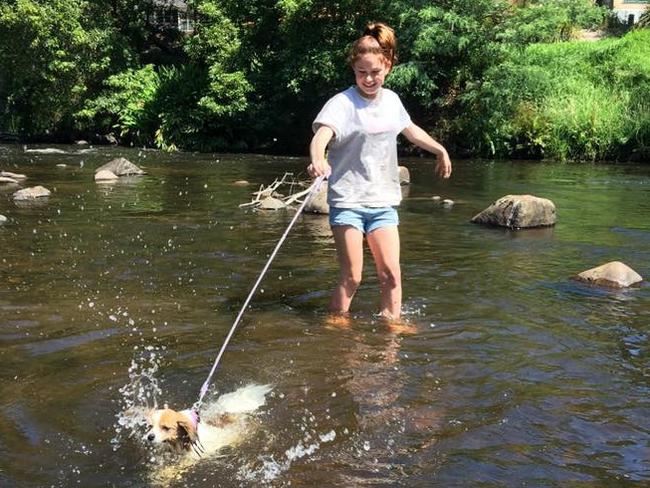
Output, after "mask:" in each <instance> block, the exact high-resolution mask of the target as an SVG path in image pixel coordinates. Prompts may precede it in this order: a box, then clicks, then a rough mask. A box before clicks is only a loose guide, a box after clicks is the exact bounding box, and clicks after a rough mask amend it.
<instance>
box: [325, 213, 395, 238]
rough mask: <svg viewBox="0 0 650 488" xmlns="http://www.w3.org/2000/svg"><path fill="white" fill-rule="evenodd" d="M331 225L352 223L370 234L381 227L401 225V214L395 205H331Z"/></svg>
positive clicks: (356, 227)
mask: <svg viewBox="0 0 650 488" xmlns="http://www.w3.org/2000/svg"><path fill="white" fill-rule="evenodd" d="M330 225H331V226H332V227H336V226H337V225H351V226H352V227H354V228H355V229H359V230H360V231H361V232H363V233H364V234H369V233H371V232H372V231H373V230H377V229H379V228H381V227H389V226H393V225H394V226H397V225H399V216H398V215H397V209H396V208H395V207H357V208H336V207H330Z"/></svg>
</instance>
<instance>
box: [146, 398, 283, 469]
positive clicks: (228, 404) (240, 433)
mask: <svg viewBox="0 0 650 488" xmlns="http://www.w3.org/2000/svg"><path fill="white" fill-rule="evenodd" d="M269 391H271V388H270V386H268V385H248V386H244V387H242V388H239V389H238V390H236V391H234V392H232V393H228V394H226V395H222V396H220V397H219V398H218V399H217V400H216V401H215V402H213V403H208V404H207V405H206V406H205V407H204V408H203V409H202V411H201V413H200V416H199V414H197V413H196V412H194V411H193V410H181V411H176V410H172V409H170V408H168V407H167V405H165V408H163V409H154V410H149V411H148V412H146V413H145V417H146V419H147V422H148V424H149V425H150V428H149V430H148V431H147V433H146V434H145V439H146V441H147V442H148V443H151V444H153V445H154V446H159V447H162V448H164V449H166V450H169V451H172V452H174V453H178V454H180V459H177V460H176V461H175V462H174V461H171V462H172V464H175V465H174V466H173V467H172V466H169V464H167V463H165V466H162V468H163V470H166V471H169V472H167V473H165V472H159V473H158V474H157V476H156V477H157V478H160V477H162V478H168V477H169V475H173V476H177V475H178V474H180V473H181V472H182V471H184V470H185V469H187V468H188V467H189V466H190V465H192V464H194V463H195V462H196V461H198V460H199V459H201V458H204V457H210V456H212V455H214V454H217V453H218V452H219V450H220V449H222V448H224V447H226V446H230V447H233V446H236V445H237V444H238V443H239V442H240V441H241V440H242V439H243V438H244V436H245V434H246V430H247V426H248V424H249V420H250V418H251V416H252V414H253V412H255V410H257V409H258V408H259V407H261V406H262V405H264V403H265V402H266V394H267V393H268V392H269Z"/></svg>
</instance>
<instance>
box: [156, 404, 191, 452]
mask: <svg viewBox="0 0 650 488" xmlns="http://www.w3.org/2000/svg"><path fill="white" fill-rule="evenodd" d="M147 419H148V421H149V424H150V425H151V429H150V430H149V431H148V432H147V440H148V441H149V442H151V443H153V444H157V445H167V446H169V447H171V448H172V449H173V450H174V451H189V450H190V449H194V450H196V449H197V446H199V438H198V433H197V426H198V416H197V415H196V413H195V412H192V411H190V412H188V411H183V412H177V411H176V410H172V409H171V408H167V406H166V405H165V408H163V409H160V410H152V411H151V412H150V413H149V415H148V416H147Z"/></svg>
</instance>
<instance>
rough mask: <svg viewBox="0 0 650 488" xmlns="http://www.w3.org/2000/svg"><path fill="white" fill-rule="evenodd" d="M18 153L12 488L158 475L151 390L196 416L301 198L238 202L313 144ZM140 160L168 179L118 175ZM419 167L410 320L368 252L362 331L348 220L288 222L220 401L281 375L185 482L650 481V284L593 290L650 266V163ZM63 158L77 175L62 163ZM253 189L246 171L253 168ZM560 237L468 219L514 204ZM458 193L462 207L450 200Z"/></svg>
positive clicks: (10, 381) (406, 273)
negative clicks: (237, 432) (137, 414)
mask: <svg viewBox="0 0 650 488" xmlns="http://www.w3.org/2000/svg"><path fill="white" fill-rule="evenodd" d="M56 148H57V149H59V150H61V151H62V153H58V154H38V153H31V152H24V151H23V149H22V147H18V146H0V170H6V171H12V172H16V173H23V174H26V175H27V176H28V179H27V180H26V182H25V183H24V184H23V186H34V185H43V186H45V187H47V188H48V189H50V190H51V191H52V195H51V196H50V197H49V198H47V199H46V200H45V201H43V202H39V203H37V204H32V205H24V204H23V205H18V204H16V203H14V202H13V200H12V198H11V195H12V193H13V191H15V190H16V188H15V187H8V186H6V185H2V184H0V214H2V215H5V216H6V217H7V219H8V221H7V222H6V223H5V224H4V225H0V250H1V253H0V258H1V260H2V262H1V265H0V277H1V279H0V364H1V365H2V368H1V369H0V388H1V389H0V391H1V394H0V485H1V486H7V487H37V486H38V487H41V486H54V487H70V486H83V487H91V486H120V487H127V486H149V485H150V484H151V483H152V482H151V470H152V469H153V468H152V466H151V464H152V462H153V461H151V459H150V458H151V457H152V456H153V454H152V452H151V451H150V450H149V448H148V447H147V446H146V445H145V444H146V443H145V442H144V441H143V440H142V439H141V438H140V437H139V435H140V434H141V433H142V432H140V431H137V430H133V431H132V430H131V428H130V427H128V426H125V425H123V423H124V422H123V419H124V411H125V410H126V409H127V408H128V407H130V406H133V405H134V404H135V405H137V404H138V403H142V402H145V401H146V402H151V401H152V400H153V398H154V397H155V399H156V400H157V401H158V402H159V403H162V402H167V403H169V404H170V406H176V407H179V408H186V407H188V406H190V405H191V404H192V403H193V402H194V401H195V400H196V399H197V396H198V393H199V389H200V387H201V384H202V383H203V381H204V380H205V378H206V375H207V374H208V371H209V369H210V367H211V365H212V362H213V361H214V358H215V356H216V353H217V352H218V350H219V347H220V345H221V343H222V342H223V340H224V338H225V336H226V334H227V332H228V330H229V329H230V326H231V325H232V323H233V320H234V318H235V316H236V314H237V312H238V311H239V308H240V307H241V306H242V304H243V301H244V299H245V298H246V295H247V294H248V291H249V290H250V288H251V286H252V284H253V282H254V281H255V279H256V278H257V276H258V274H259V272H260V271H261V269H262V267H263V266H264V264H265V262H266V260H267V257H268V255H269V253H270V252H271V251H272V249H273V247H274V246H275V244H276V242H277V241H278V239H279V237H280V236H281V234H282V232H283V231H284V229H285V228H286V226H287V224H288V223H289V221H290V219H291V217H292V215H293V213H292V212H291V211H276V212H261V211H251V210H245V209H240V208H239V204H241V203H245V202H248V201H250V198H251V196H250V193H251V191H253V190H254V189H257V188H258V187H259V185H260V184H265V185H267V184H269V183H271V182H272V181H273V180H274V179H275V178H276V177H279V176H281V175H282V174H283V173H284V172H285V171H291V172H294V173H295V174H296V175H297V176H304V175H305V172H304V168H305V166H306V164H307V161H306V159H304V158H289V157H275V156H274V157H267V156H258V155H228V154H191V153H175V154H167V153H161V152H157V151H147V150H139V149H126V148H111V147H101V148H85V149H84V148H83V147H82V146H56ZM117 156H124V157H127V158H128V159H129V160H131V161H132V162H134V163H136V164H138V165H139V166H141V167H143V168H144V169H146V171H147V173H148V174H147V175H145V176H142V177H137V178H127V179H123V180H120V181H118V182H116V183H114V184H108V185H107V184H101V185H100V184H97V183H95V182H94V180H93V175H94V170H95V168H97V167H98V166H100V165H101V164H104V163H105V162H108V161H109V160H110V159H112V158H113V157H117ZM454 163H455V165H454V173H453V175H452V178H451V179H450V180H448V181H439V180H436V179H435V178H434V177H433V162H432V161H431V160H430V159H417V158H413V159H404V160H403V161H402V164H404V165H406V166H408V167H409V168H410V169H411V178H412V184H411V185H410V187H408V188H407V189H405V199H404V201H403V202H402V206H401V208H400V218H401V225H400V233H401V241H402V273H403V277H404V318H405V321H406V322H407V323H408V324H410V327H411V328H412V329H413V332H415V333H412V334H402V333H396V332H395V331H394V330H391V329H390V328H389V327H388V326H387V325H386V324H385V323H384V322H383V321H381V320H380V319H379V318H378V317H377V316H376V315H375V312H376V311H377V308H378V302H379V292H378V285H377V280H376V278H375V276H374V269H373V266H372V261H371V259H367V260H366V267H365V271H364V273H365V275H364V282H363V284H362V286H361V288H360V290H359V292H358V295H357V296H356V298H355V300H354V302H353V315H352V318H351V320H350V322H349V323H348V324H344V326H341V325H342V324H334V325H333V324H332V323H331V321H330V320H329V318H328V316H327V314H326V313H325V308H326V306H327V302H328V298H329V293H330V291H331V288H332V286H333V284H334V281H335V280H336V276H337V265H336V261H335V255H334V245H333V240H332V238H331V236H330V234H329V229H328V226H327V221H326V218H325V217H322V216H315V215H304V216H301V217H300V218H299V220H298V221H297V223H296V226H295V227H294V229H293V230H292V232H291V233H290V234H289V237H288V239H287V241H286V242H285V244H284V246H283V248H282V249H281V251H280V253H279V254H278V256H277V258H276V259H275V261H274V262H273V264H272V266H271V269H270V271H269V273H268V275H267V276H266V278H265V280H264V281H263V283H262V284H261V289H260V291H259V293H258V294H257V295H256V296H255V297H254V299H253V301H252V304H251V307H250V309H249V310H247V312H246V314H245V315H244V318H243V320H242V322H241V325H240V327H239V329H238V330H237V332H236V334H235V336H234V338H233V340H232V342H231V344H230V347H229V348H228V350H227V351H226V353H225V355H224V357H223V359H222V362H221V364H220V366H219V368H218V369H217V372H216V375H215V377H214V382H213V384H212V387H211V390H210V392H209V394H208V397H209V398H210V399H215V398H217V397H218V396H219V395H220V394H222V393H228V392H232V391H234V390H236V389H237V388H239V387H241V386H243V385H247V384H250V383H255V384H260V385H262V384H263V385H270V386H271V388H272V391H271V393H270V394H269V395H268V396H267V401H266V404H265V405H264V406H263V407H261V409H260V410H259V411H258V412H257V414H256V416H255V422H254V424H251V427H250V431H249V432H246V433H245V437H244V438H243V439H242V441H241V443H240V444H239V445H237V446H235V447H232V448H230V449H226V450H225V451H224V452H223V453H222V456H220V457H216V458H205V459H202V460H201V461H200V462H198V463H197V464H196V465H194V466H192V467H191V469H189V470H188V471H187V472H185V473H184V474H183V475H182V476H180V477H179V478H178V479H176V480H175V481H173V482H171V483H170V486H219V487H236V486H260V485H266V486H319V487H320V486H346V487H352V486H405V487H431V486H441V487H443V486H444V487H450V486H459V487H460V486H485V487H487V486H524V485H525V486H602V487H619V486H641V485H645V484H647V483H648V482H650V449H649V448H648V446H649V445H650V400H649V398H650V388H649V387H650V381H649V375H650V370H649V362H648V358H649V356H648V330H649V329H648V325H649V322H650V321H649V318H650V286H649V285H648V283H647V282H643V283H642V284H641V285H640V286H636V287H633V288H630V289H626V290H618V291H617V290H608V289H599V288H592V287H589V286H586V285H583V284H580V283H577V282H575V281H573V280H571V277H572V276H573V275H575V274H577V273H579V272H581V271H584V270H586V269H588V268H592V267H594V266H597V265H600V264H603V263H605V262H607V261H611V260H620V261H623V262H625V263H627V264H628V265H629V266H631V267H632V268H634V269H635V270H636V271H637V272H638V273H640V274H641V275H642V276H644V277H646V278H648V277H650V219H649V218H648V215H650V164H645V165H634V164H559V163H547V162H523V161H455V162H454ZM60 165H65V166H60ZM241 179H245V180H248V181H250V182H251V186H249V187H239V186H234V185H233V184H232V183H233V182H234V181H236V180H241ZM524 193H530V194H533V195H537V196H541V197H545V198H549V199H551V200H552V201H553V202H554V203H555V204H556V206H557V212H558V222H557V225H556V226H555V227H554V228H547V229H537V230H526V231H509V230H504V229H495V228H488V227H481V226H477V225H474V224H472V223H470V219H471V217H472V216H473V215H475V214H476V213H478V212H479V211H480V210H482V209H483V208H485V207H487V206H488V205H489V204H490V203H491V202H493V201H494V200H496V199H497V198H499V197H501V196H503V195H506V194H524ZM433 195H439V196H441V197H442V198H451V199H453V200H454V201H455V205H454V206H453V207H452V208H444V207H442V206H441V205H439V204H438V203H437V202H435V201H434V200H432V198H431V197H432V196H433Z"/></svg>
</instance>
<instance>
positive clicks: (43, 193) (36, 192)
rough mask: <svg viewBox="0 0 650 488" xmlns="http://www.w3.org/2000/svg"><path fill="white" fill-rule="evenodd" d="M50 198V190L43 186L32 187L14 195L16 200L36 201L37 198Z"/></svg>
mask: <svg viewBox="0 0 650 488" xmlns="http://www.w3.org/2000/svg"><path fill="white" fill-rule="evenodd" d="M49 196H50V190H48V189H47V188H45V187H43V186H32V187H30V188H23V189H22V190H18V191H17V192H16V193H14V200H17V201H21V200H36V199H37V198H44V197H49Z"/></svg>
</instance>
